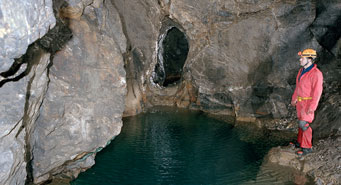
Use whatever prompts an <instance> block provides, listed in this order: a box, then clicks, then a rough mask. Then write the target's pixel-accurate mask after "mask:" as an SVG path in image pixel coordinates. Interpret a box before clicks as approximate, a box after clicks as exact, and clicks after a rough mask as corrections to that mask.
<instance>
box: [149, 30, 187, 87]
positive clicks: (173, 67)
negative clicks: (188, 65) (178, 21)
mask: <svg viewBox="0 0 341 185" xmlns="http://www.w3.org/2000/svg"><path fill="white" fill-rule="evenodd" d="M159 47H160V48H159V51H158V52H159V53H158V63H157V64H156V66H155V70H154V75H153V81H154V83H156V84H159V85H160V86H163V87H167V86H168V85H172V84H175V83H176V82H178V81H179V80H180V79H181V75H182V70H183V67H184V64H185V61H186V59H187V54H188V51H189V45H188V41H187V39H186V35H185V34H184V33H183V32H181V31H180V30H179V29H178V28H176V27H172V28H171V29H169V30H168V31H167V34H166V35H165V37H163V38H161V39H160V41H159Z"/></svg>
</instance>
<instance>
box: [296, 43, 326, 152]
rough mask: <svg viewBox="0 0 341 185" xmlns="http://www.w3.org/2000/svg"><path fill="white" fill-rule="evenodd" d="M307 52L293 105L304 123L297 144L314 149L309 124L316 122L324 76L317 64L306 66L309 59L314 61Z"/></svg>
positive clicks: (302, 61)
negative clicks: (315, 113)
mask: <svg viewBox="0 0 341 185" xmlns="http://www.w3.org/2000/svg"><path fill="white" fill-rule="evenodd" d="M307 50H309V49H307ZM305 51H306V50H304V51H303V55H302V53H301V59H300V63H301V66H303V68H301V69H300V70H299V72H298V74H297V77H296V88H295V92H294V94H293V96H292V103H293V102H294V104H296V111H297V117H298V119H299V124H302V123H303V125H304V126H302V127H300V126H299V129H298V137H297V142H298V143H299V144H300V147H301V148H308V149H310V148H311V147H312V143H311V140H312V129H311V127H310V126H309V123H311V122H312V121H313V120H314V112H315V110H316V108H317V105H318V102H319V100H320V97H321V94H322V89H323V85H322V84H323V76H322V73H321V71H320V70H319V69H318V68H317V67H316V66H317V65H316V64H313V63H312V62H310V63H306V64H305V61H309V60H308V58H309V57H310V59H313V58H312V57H311V56H309V57H306V56H304V52H305ZM313 51H315V50H313ZM306 53H307V52H306ZM308 53H309V52H308ZM315 57H316V51H315ZM310 61H312V60H310ZM307 65H308V66H307Z"/></svg>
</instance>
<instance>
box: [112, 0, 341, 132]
mask: <svg viewBox="0 0 341 185" xmlns="http://www.w3.org/2000/svg"><path fill="white" fill-rule="evenodd" d="M113 3H114V4H115V5H116V7H117V9H118V10H119V12H120V15H121V17H122V20H124V23H125V24H124V27H126V28H125V30H126V32H127V34H126V35H127V39H128V41H129V45H130V48H131V50H130V52H129V50H128V53H127V56H128V57H127V59H128V60H127V61H126V62H127V74H128V75H127V76H128V81H129V83H128V96H127V97H129V98H127V107H126V112H125V113H126V115H133V114H137V113H138V112H140V111H141V110H142V109H143V107H149V106H153V105H170V106H174V105H175V106H180V107H189V108H194V109H200V110H203V111H207V112H210V113H214V114H223V115H232V116H236V118H237V120H239V121H248V122H249V121H256V120H257V119H268V118H269V119H277V120H280V121H278V122H279V123H282V122H283V126H282V127H284V128H286V127H288V126H290V125H295V122H296V116H295V109H294V108H292V107H290V105H289V104H290V99H291V95H292V93H293V91H294V88H295V78H296V75H297V72H298V70H299V68H300V66H299V63H298V60H299V58H298V57H297V52H298V51H300V50H303V49H305V48H308V47H309V48H315V49H316V50H317V51H318V55H319V58H318V60H317V64H318V66H319V68H320V69H321V71H322V72H323V73H324V74H325V85H326V86H325V93H327V94H330V95H332V94H333V96H335V94H337V93H336V91H330V90H331V88H330V87H331V86H333V84H334V85H337V84H338V83H337V84H335V82H334V81H339V80H338V79H339V78H340V75H341V74H340V72H339V71H340V70H339V67H338V63H339V62H340V48H341V47H340V46H341V45H340V42H341V41H340V40H341V39H340V36H341V34H340V33H341V31H340V28H339V26H336V25H340V24H339V21H340V17H341V15H340V14H341V13H340V11H338V10H340V6H341V5H340V3H339V2H336V1H323V2H317V3H315V2H312V1H309V0H303V1H270V0H262V1H224V2H223V1H218V0H216V1H205V0H198V1H190V0H182V1H158V4H156V3H154V2H153V1H150V0H145V1H142V2H140V3H138V2H135V1H129V2H126V1H113ZM127 7H131V10H132V11H134V10H137V9H138V10H139V13H138V14H134V13H133V12H131V11H129V10H128V9H129V8H127ZM326 17H330V18H328V21H323V20H325V19H326ZM171 27H177V28H179V29H180V30H181V31H182V32H184V34H185V35H186V38H187V40H188V42H189V53H188V57H187V60H186V62H185V65H184V68H183V73H182V75H181V82H180V83H177V84H173V85H169V86H167V87H160V86H159V85H157V84H154V83H153V81H152V80H151V79H153V75H155V72H154V70H155V66H160V64H159V63H158V62H159V61H158V57H159V55H160V53H159V52H162V49H161V48H160V44H159V42H160V40H162V38H163V37H164V34H166V31H165V30H168V29H170V28H171ZM136 30H139V31H136ZM327 40H330V41H327ZM164 66H165V65H164ZM333 69H334V71H336V72H329V70H332V71H333ZM329 75H330V77H327V76H329ZM334 99H335V98H334ZM326 100H327V98H324V99H322V100H321V105H320V107H322V106H323V105H326V104H325V103H323V101H326ZM337 105H338V104H337ZM337 105H336V106H337ZM321 110H322V109H318V111H317V117H318V115H321V114H325V113H321V114H320V113H319V111H321ZM328 110H329V109H328ZM332 112H333V113H332V114H334V115H340V114H338V111H336V110H333V111H332ZM329 114H330V115H331V113H329ZM336 117H337V116H336ZM328 119H329V120H330V121H329V122H332V123H330V124H334V123H336V121H333V120H339V118H338V117H337V118H335V116H334V117H331V116H329V118H328ZM284 122H285V123H284ZM315 122H316V124H315V125H316V128H317V127H319V126H318V125H320V123H321V124H322V121H321V119H317V120H316V121H315ZM328 124H329V123H328ZM328 124H327V125H328ZM334 125H335V124H334ZM336 125H337V126H335V127H329V128H333V129H329V130H328V131H327V132H332V135H333V134H334V135H335V134H336V131H337V130H338V129H339V128H340V126H338V125H339V124H336ZM326 127H328V126H326ZM326 127H321V128H322V129H323V128H326ZM335 129H336V130H335ZM324 135H325V134H324ZM321 137H322V135H321Z"/></svg>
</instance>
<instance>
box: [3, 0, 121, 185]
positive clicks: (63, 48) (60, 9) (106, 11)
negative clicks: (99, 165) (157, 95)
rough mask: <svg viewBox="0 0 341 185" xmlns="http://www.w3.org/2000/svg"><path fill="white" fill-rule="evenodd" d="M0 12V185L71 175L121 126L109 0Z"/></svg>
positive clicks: (116, 43) (115, 19) (6, 6)
mask: <svg viewBox="0 0 341 185" xmlns="http://www.w3.org/2000/svg"><path fill="white" fill-rule="evenodd" d="M0 7H1V11H0V13H1V14H0V15H1V16H0V18H1V22H0V24H1V27H0V34H1V35H0V39H1V40H0V42H1V43H2V44H1V47H2V48H1V58H0V59H1V61H0V69H1V71H0V72H1V73H0V75H1V79H0V80H1V81H0V84H1V88H0V94H1V96H2V100H1V104H0V109H1V110H2V114H1V116H0V121H1V125H0V130H1V132H0V133H1V137H0V143H1V145H0V184H25V181H27V182H30V181H33V182H34V183H42V182H44V181H46V180H49V179H51V178H52V177H53V176H57V175H59V174H66V175H68V176H70V177H72V176H77V175H78V173H79V172H80V171H81V170H82V169H87V168H89V167H91V166H92V165H93V164H94V157H95V155H96V152H98V151H100V150H101V149H102V148H104V147H105V146H106V145H107V144H109V143H110V141H111V140H112V139H113V138H114V137H115V136H116V135H118V134H119V132H120V130H121V127H122V120H121V117H122V113H123V110H124V105H125V102H124V100H125V99H124V98H125V94H126V77H125V76H126V73H125V70H124V63H123V56H122V53H124V52H125V50H126V37H125V36H124V34H123V31H122V27H121V22H120V17H119V15H118V13H117V12H116V11H115V8H114V7H113V5H112V4H111V2H110V1H105V2H103V1H91V0H90V1H86V0H84V1H78V0H75V1H72V0H70V1H54V2H53V7H52V1H34V2H32V1H30V2H24V1H22V2H21V3H13V2H12V1H8V2H7V1H1V3H0ZM11 7H15V8H17V9H15V8H14V9H12V8H11ZM18 9H19V10H22V11H19V13H18ZM55 17H56V18H55ZM53 26H55V27H54V28H53V29H52V27H53ZM47 32H48V33H47ZM46 33H47V34H46ZM45 34H46V35H45ZM44 35H45V36H44ZM43 36H44V37H43ZM39 38H40V39H39ZM37 39H39V40H37ZM36 40H37V41H36ZM34 41H35V43H34V44H31V43H33V42H34ZM29 44H31V46H30V47H29V48H28V49H27V47H28V45H29ZM26 49H27V50H26ZM24 53H26V54H25V55H23V54H24ZM21 55H23V56H21Z"/></svg>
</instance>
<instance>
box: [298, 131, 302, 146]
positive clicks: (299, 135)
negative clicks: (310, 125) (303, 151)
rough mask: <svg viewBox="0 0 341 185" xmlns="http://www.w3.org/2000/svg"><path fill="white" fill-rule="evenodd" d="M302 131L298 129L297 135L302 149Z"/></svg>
mask: <svg viewBox="0 0 341 185" xmlns="http://www.w3.org/2000/svg"><path fill="white" fill-rule="evenodd" d="M302 133H303V131H302V129H301V128H298V134H297V143H298V144H299V145H300V147H301V143H302Z"/></svg>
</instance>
